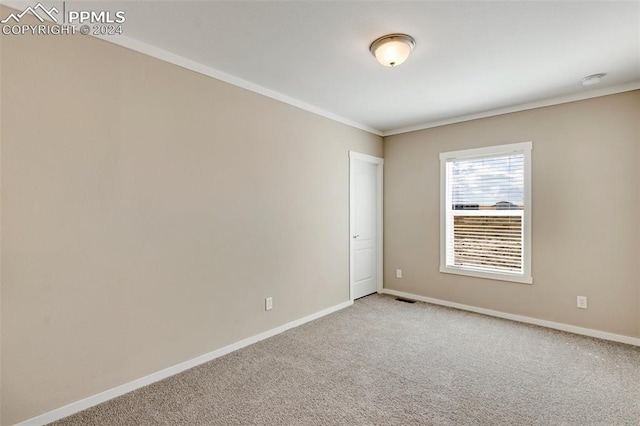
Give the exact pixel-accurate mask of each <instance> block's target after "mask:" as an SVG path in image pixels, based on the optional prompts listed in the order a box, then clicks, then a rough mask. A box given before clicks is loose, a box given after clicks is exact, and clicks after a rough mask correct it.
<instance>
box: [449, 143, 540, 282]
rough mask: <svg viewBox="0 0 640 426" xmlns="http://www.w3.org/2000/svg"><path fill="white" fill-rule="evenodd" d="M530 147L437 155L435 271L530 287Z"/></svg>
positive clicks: (517, 146)
mask: <svg viewBox="0 0 640 426" xmlns="http://www.w3.org/2000/svg"><path fill="white" fill-rule="evenodd" d="M531 148H532V143H531V142H524V143H516V144H509V145H499V146H494V147H488V148H478V149H469V150H464V151H454V152H444V153H441V154H440V183H441V200H440V209H441V213H440V272H447V273H453V274H461V275H470V276H475V277H483V278H492V279H497V280H505V281H515V282H520V283H528V284H531V282H532V278H531Z"/></svg>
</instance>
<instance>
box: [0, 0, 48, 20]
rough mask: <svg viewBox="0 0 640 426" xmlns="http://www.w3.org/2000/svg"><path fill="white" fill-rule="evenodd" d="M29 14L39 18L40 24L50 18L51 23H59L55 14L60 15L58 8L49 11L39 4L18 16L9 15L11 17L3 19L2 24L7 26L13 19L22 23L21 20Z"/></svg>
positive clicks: (14, 14)
mask: <svg viewBox="0 0 640 426" xmlns="http://www.w3.org/2000/svg"><path fill="white" fill-rule="evenodd" d="M28 13H31V14H32V15H33V16H35V17H36V18H38V20H39V21H40V22H44V21H45V19H47V18H49V19H50V20H51V21H53V22H56V23H57V22H58V18H56V17H55V16H54V15H53V14H54V13H55V14H58V13H60V11H59V10H58V9H56V7H55V6H54V7H52V8H51V9H47V8H46V7H44V6H43V5H42V3H38V4H36V5H35V6H33V7H31V6H29V7H27V8H26V9H25V10H23V11H22V12H20V13H18V14H16V13H11V14H9V16H7V17H6V18H5V19H3V20H2V21H0V23H1V24H6V23H8V22H9V21H11V20H12V19H13V20H14V21H15V22H16V23H18V22H20V20H21V19H22V17H23V16H24V15H26V14H28Z"/></svg>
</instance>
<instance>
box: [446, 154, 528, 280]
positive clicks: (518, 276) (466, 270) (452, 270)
mask: <svg viewBox="0 0 640 426" xmlns="http://www.w3.org/2000/svg"><path fill="white" fill-rule="evenodd" d="M532 149H533V143H532V142H520V143H512V144H506V145H496V146H490V147H483V148H474V149H465V150H461V151H450V152H443V153H441V154H440V272H443V273H448V274H457V275H467V276H471V277H479V278H489V279H493V280H500V281H512V282H516V283H522V284H532V283H533V277H532V276H531V150H532ZM512 153H521V154H524V210H522V215H523V218H522V228H523V235H522V251H523V253H522V262H523V265H522V273H510V272H494V271H482V270H478V269H477V268H472V267H461V266H450V265H449V266H448V265H447V195H448V194H447V163H448V162H450V161H453V160H464V159H471V158H478V157H492V156H496V155H501V154H512ZM481 212H482V211H479V212H478V214H480V213H481ZM465 213H466V214H469V213H470V211H465ZM505 213H507V212H505ZM471 214H472V215H473V214H475V213H471Z"/></svg>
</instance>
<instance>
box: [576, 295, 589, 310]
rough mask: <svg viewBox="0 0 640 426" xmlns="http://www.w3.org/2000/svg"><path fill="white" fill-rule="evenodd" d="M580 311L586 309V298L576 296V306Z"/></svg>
mask: <svg viewBox="0 0 640 426" xmlns="http://www.w3.org/2000/svg"><path fill="white" fill-rule="evenodd" d="M576 305H577V306H578V308H580V309H587V296H578V301H577V304H576Z"/></svg>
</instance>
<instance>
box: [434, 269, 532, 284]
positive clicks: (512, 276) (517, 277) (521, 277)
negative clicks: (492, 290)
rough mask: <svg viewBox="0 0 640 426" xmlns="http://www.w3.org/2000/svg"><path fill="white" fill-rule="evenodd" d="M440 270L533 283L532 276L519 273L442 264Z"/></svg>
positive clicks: (448, 272)
mask: <svg viewBox="0 0 640 426" xmlns="http://www.w3.org/2000/svg"><path fill="white" fill-rule="evenodd" d="M440 272H443V273H445V274H455V275H466V276H468V277H476V278H487V279H490V280H498V281H510V282H514V283H519V284H533V278H532V277H531V276H525V275H519V274H499V273H495V272H484V271H474V270H472V269H463V268H452V267H450V266H440Z"/></svg>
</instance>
